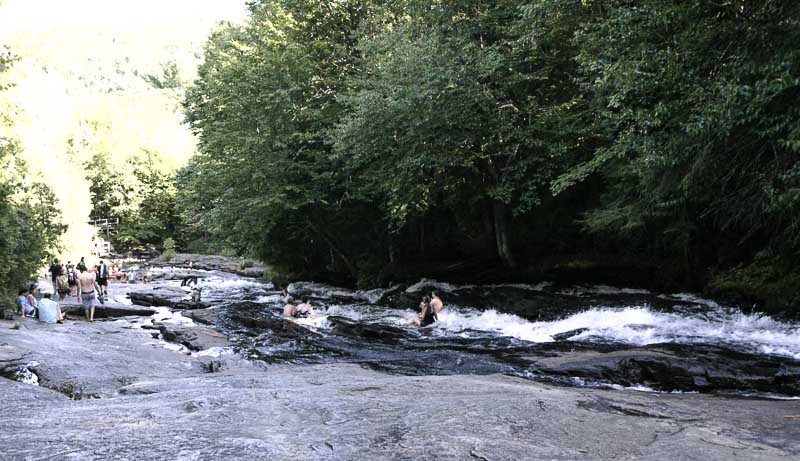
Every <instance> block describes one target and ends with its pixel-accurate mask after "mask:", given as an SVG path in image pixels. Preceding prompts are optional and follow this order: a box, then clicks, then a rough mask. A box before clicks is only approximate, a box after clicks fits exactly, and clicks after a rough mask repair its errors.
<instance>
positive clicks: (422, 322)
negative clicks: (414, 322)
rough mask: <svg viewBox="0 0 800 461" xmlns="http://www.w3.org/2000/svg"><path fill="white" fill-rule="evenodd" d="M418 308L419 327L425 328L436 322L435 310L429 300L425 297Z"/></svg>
mask: <svg viewBox="0 0 800 461" xmlns="http://www.w3.org/2000/svg"><path fill="white" fill-rule="evenodd" d="M419 307H420V313H419V326H420V327H427V326H428V325H430V324H432V323H433V322H435V321H437V320H438V318H437V317H436V310H435V309H434V308H433V306H432V305H431V298H429V297H427V296H425V297H424V298H422V302H421V303H420V304H419Z"/></svg>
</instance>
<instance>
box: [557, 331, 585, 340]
mask: <svg viewBox="0 0 800 461" xmlns="http://www.w3.org/2000/svg"><path fill="white" fill-rule="evenodd" d="M587 331H589V329H588V328H576V329H574V330H569V331H565V332H562V333H556V334H554V335H553V339H554V340H556V341H565V340H567V339H569V338H572V337H573V336H578V335H580V334H583V333H585V332H587Z"/></svg>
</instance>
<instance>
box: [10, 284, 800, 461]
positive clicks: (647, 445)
mask: <svg viewBox="0 0 800 461" xmlns="http://www.w3.org/2000/svg"><path fill="white" fill-rule="evenodd" d="M174 284H175V281H171V282H168V281H163V282H158V283H157V284H154V286H150V287H147V290H149V291H147V290H142V288H143V285H133V286H128V285H122V284H119V285H115V286H112V296H111V302H110V303H109V305H110V306H111V307H114V308H116V309H129V311H128V312H131V313H135V314H136V316H130V317H118V318H111V317H110V316H109V317H100V316H98V315H97V314H96V317H97V318H98V319H99V320H98V321H96V322H94V323H88V322H85V321H82V320H81V321H68V322H67V323H66V324H65V325H55V324H43V323H39V322H36V321H35V320H32V319H26V320H23V321H21V322H20V327H19V329H13V327H14V322H9V321H2V320H0V376H2V378H0V395H3V396H4V404H3V411H2V415H0V443H2V444H3V447H4V450H3V451H2V453H0V459H40V458H44V459H47V458H54V459H62V458H65V459H107V458H114V459H137V460H138V459H201V460H202V459H208V460H212V459H246V460H249V459H278V460H282V459H287V460H289V459H292V460H293V459H341V460H350V459H409V460H410V459H414V460H417V459H422V460H426V459H437V460H438V459H445V460H448V459H454V460H456V459H457V460H462V459H489V460H506V459H508V460H512V459H513V460H516V459H570V460H571V459H654V460H656V459H658V460H660V459H703V460H705V459H711V460H715V459H719V460H728V459H775V460H779V459H796V458H797V457H798V456H800V446H798V445H797V443H796V441H797V440H798V437H800V426H798V425H797V420H798V419H799V418H800V400H768V399H764V398H763V395H766V393H770V392H782V393H783V394H786V395H797V394H798V392H800V390H798V386H797V383H798V381H800V380H799V379H798V378H799V377H800V367H799V366H798V362H797V361H796V360H793V359H791V358H788V357H778V356H772V355H764V354H761V355H757V354H751V353H745V352H741V351H735V350H732V349H729V348H726V347H721V346H714V345H702V344H691V345H684V344H652V345H649V346H642V347H632V346H631V345H625V344H619V343H614V342H608V341H606V342H586V341H580V340H576V338H582V337H586V335H588V334H590V332H589V331H588V330H587V329H585V328H583V329H582V328H559V329H555V330H553V331H552V332H550V335H548V336H547V338H553V337H556V336H558V338H556V339H557V340H556V341H555V342H545V343H540V344H534V343H531V342H527V341H520V340H518V339H515V338H513V337H508V336H503V335H498V334H487V332H486V331H473V330H470V329H469V328H462V329H461V330H460V333H459V334H457V335H449V336H448V335H445V336H443V335H442V332H441V331H437V330H436V329H432V328H426V329H412V328H408V327H402V326H399V325H402V323H397V322H395V323H391V322H389V321H388V320H387V318H396V317H397V316H398V315H399V316H402V315H405V314H407V312H405V311H396V310H394V311H393V310H392V305H389V300H390V299H391V298H392V297H394V298H395V299H399V298H400V297H406V298H408V299H407V300H405V301H402V302H403V303H405V302H412V301H413V302H414V303H418V299H415V297H416V296H417V294H419V293H422V292H424V291H425V290H427V288H419V287H405V288H404V287H393V288H392V289H390V290H375V291H372V292H352V291H348V290H340V289H333V288H332V287H326V286H320V285H316V284H297V285H295V286H294V288H293V291H294V292H295V293H296V294H298V295H299V296H307V297H309V298H311V299H313V300H316V301H318V302H320V303H321V307H323V309H322V310H321V312H324V309H331V310H330V311H329V312H325V313H326V314H328V315H326V316H325V318H324V319H319V320H320V321H318V322H316V323H315V322H314V321H306V322H305V323H303V322H304V321H301V320H292V319H286V318H283V317H282V316H281V315H280V305H281V303H282V300H281V298H280V296H279V293H277V292H276V291H275V290H274V288H273V287H271V286H256V285H253V286H251V285H247V284H245V285H237V283H228V285H226V286H227V287H233V286H243V288H241V287H240V288H236V289H235V290H234V291H231V290H232V289H231V288H224V289H222V290H221V291H219V292H218V293H215V294H213V296H210V297H209V299H211V302H210V303H209V304H210V306H211V307H208V308H203V309H197V310H185V311H180V313H170V312H164V309H163V307H162V308H159V309H158V312H157V313H156V314H155V315H153V317H152V318H150V317H149V315H151V313H153V312H154V311H155V310H156V309H155V308H153V307H139V306H135V305H134V306H131V305H127V304H125V303H123V301H125V299H127V298H125V296H124V295H126V294H127V291H129V290H135V291H140V292H149V293H151V294H152V293H156V292H159V290H161V289H162V288H168V289H166V290H165V291H164V292H165V293H167V292H173V293H174V298H177V297H178V296H179V295H180V294H181V293H184V294H185V291H183V290H181V292H180V293H179V292H178V291H177V290H174V288H175V287H174ZM156 287H159V288H156ZM410 288H414V289H411V290H409V289H410ZM509 289H510V290H511V291H517V290H528V289H524V288H519V287H511V288H509ZM467 290H468V291H467V292H470V293H473V294H470V295H469V296H467V295H461V296H462V298H460V299H461V301H462V302H464V303H467V302H477V301H476V300H477V299H479V298H477V296H478V295H476V294H475V293H478V294H480V293H482V292H483V291H486V293H488V297H487V295H484V294H480V296H484V299H490V298H492V295H491V291H492V289H487V288H481V287H476V288H468V289H467ZM559 290H560V289H559ZM332 291H336V292H337V293H332ZM456 291H461V290H456ZM506 291H507V288H503V289H500V290H497V293H504V292H506ZM528 291H530V290H528ZM551 291H552V292H549V293H542V294H541V299H539V298H538V297H537V296H539V295H536V296H533V297H532V299H533V301H531V302H532V303H539V302H541V303H542V304H541V305H542V306H543V307H542V308H543V309H544V308H546V307H547V306H545V304H546V301H544V300H545V299H546V298H553V299H556V298H558V299H561V298H564V299H567V298H570V297H574V298H577V297H580V296H583V298H581V299H583V300H584V301H583V302H594V300H593V298H591V296H595V295H596V293H594V294H591V296H586V295H583V294H573V293H570V292H566V293H565V292H556V291H554V290H551ZM537 293H538V292H537ZM630 295H631V296H632V295H634V294H630ZM502 296H510V295H502V294H498V295H497V296H495V298H499V297H502ZM514 296H516V295H514ZM520 296H521V295H520ZM598 296H600V297H602V296H606V294H603V293H600V294H599V295H598ZM625 296H629V294H628V293H623V294H622V296H621V298H619V299H618V302H620V303H625V302H627V301H626V298H625ZM637 296H638V295H637ZM645 296H649V295H645ZM651 297H652V298H657V297H656V296H651ZM132 298H133V297H132ZM163 298H164V299H170V296H163ZM142 299H143V298H142ZM240 299H248V300H249V301H240ZM453 299H459V298H457V297H456V296H451V294H448V295H447V298H446V300H447V302H449V303H453V302H454V301H453ZM509 299H511V298H509ZM648 299H649V298H648ZM659 299H660V298H659ZM232 300H236V301H232ZM587 300H588V301H587ZM337 303H344V304H346V303H359V304H360V305H363V306H361V307H359V309H360V310H357V311H355V312H354V313H351V314H350V315H351V316H350V317H347V316H344V315H338V314H337V313H342V312H348V311H347V310H346V309H344V308H343V307H341V306H340V305H338V304H337ZM384 303H386V304H384ZM676 305H677V309H681V308H683V305H684V304H683V303H681V302H678V301H675V300H674V299H669V300H664V306H662V307H663V309H665V310H669V309H673V310H674V309H676V307H675V306H676ZM365 306H366V307H365ZM65 307H66V308H67V309H70V308H72V306H70V305H69V303H66V305H65ZM485 307H486V308H491V307H492V305H490V304H487V305H486V306H485ZM572 307H573V308H574V306H572ZM547 309H549V308H547ZM100 310H101V308H100V307H98V312H99V311H100ZM118 312H119V313H121V312H123V311H121V310H120V311H118ZM539 312H540V313H541V316H548V315H551V314H550V313H544V312H545V311H544V310H541V309H540V311H539ZM547 312H549V311H547ZM142 314H143V315H142ZM467 314H468V316H467V317H457V318H455V320H457V321H459V322H463V321H468V320H469V318H471V317H469V316H474V315H477V314H476V313H474V312H472V311H468V312H467ZM538 315H539V314H531V317H533V318H536V317H537V316H538ZM562 315H563V314H562ZM387 316H388V317H387ZM487 318H495V317H494V314H492V315H491V316H489V317H487ZM515 322H516V321H515ZM520 322H521V321H520ZM520 322H517V323H514V324H513V325H514V326H515V327H517V326H518V327H526V328H527V326H525V324H523V323H520ZM565 325H568V324H565ZM636 328H639V327H638V326H635V328H634V329H636ZM641 328H643V329H647V328H651V326H642V327H641ZM595 333H596V331H595ZM559 335H560V336H559ZM548 340H549V339H548ZM22 369H24V370H27V372H29V373H31V374H33V375H35V378H36V379H37V380H38V385H32V384H23V383H21V382H18V381H16V379H20V378H19V375H18V371H19V370H22ZM523 377H524V379H523ZM576 379H577V380H584V381H586V382H592V381H597V382H601V383H604V384H605V385H607V384H609V383H611V384H616V385H620V386H643V385H645V386H649V387H651V388H653V389H657V390H664V391H672V390H690V391H699V392H703V393H701V394H657V393H652V392H632V391H616V390H609V389H601V388H586V387H564V386H555V385H552V383H559V384H575V382H574V381H575V380H576ZM726 390H733V391H736V392H738V396H728V395H724V394H717V395H712V394H707V392H712V391H721V392H724V391H726ZM743 391H753V392H760V394H759V395H761V396H762V397H759V398H746V397H743ZM20 433H23V434H25V436H24V437H20V436H19V434H20Z"/></svg>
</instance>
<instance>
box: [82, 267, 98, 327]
mask: <svg viewBox="0 0 800 461" xmlns="http://www.w3.org/2000/svg"><path fill="white" fill-rule="evenodd" d="M99 292H100V286H99V285H98V284H97V279H96V277H95V274H94V268H91V269H89V270H87V271H81V273H80V274H79V275H78V301H79V302H80V303H81V304H83V310H84V312H85V313H86V320H88V321H90V322H94V305H95V300H96V299H97V293H99Z"/></svg>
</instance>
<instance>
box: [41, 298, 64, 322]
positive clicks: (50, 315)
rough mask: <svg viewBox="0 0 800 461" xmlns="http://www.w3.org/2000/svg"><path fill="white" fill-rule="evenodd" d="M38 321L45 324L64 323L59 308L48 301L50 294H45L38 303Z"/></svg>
mask: <svg viewBox="0 0 800 461" xmlns="http://www.w3.org/2000/svg"><path fill="white" fill-rule="evenodd" d="M39 320H41V321H42V322H46V323H53V322H55V323H64V315H63V314H62V313H61V306H59V305H58V303H57V302H55V301H53V300H52V299H50V293H45V294H44V297H43V298H42V300H41V301H39Z"/></svg>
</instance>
